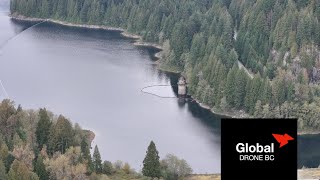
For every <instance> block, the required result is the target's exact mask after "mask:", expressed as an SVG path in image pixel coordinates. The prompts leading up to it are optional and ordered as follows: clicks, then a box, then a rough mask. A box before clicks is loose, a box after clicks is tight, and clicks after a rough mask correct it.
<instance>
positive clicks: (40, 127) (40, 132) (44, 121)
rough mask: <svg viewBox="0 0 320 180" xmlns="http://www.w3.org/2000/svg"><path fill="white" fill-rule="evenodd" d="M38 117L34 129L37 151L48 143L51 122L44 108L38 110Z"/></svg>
mask: <svg viewBox="0 0 320 180" xmlns="http://www.w3.org/2000/svg"><path fill="white" fill-rule="evenodd" d="M39 117H40V118H39V121H38V123H37V129H36V138H37V143H38V146H39V149H40V150H41V149H42V147H43V145H45V144H47V143H48V138H49V133H50V128H51V121H50V118H49V116H48V112H47V110H46V109H45V108H44V109H40V110H39Z"/></svg>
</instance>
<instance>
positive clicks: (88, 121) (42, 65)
mask: <svg viewBox="0 0 320 180" xmlns="http://www.w3.org/2000/svg"><path fill="white" fill-rule="evenodd" d="M31 25H32V24H30V23H23V22H19V21H11V20H10V19H9V18H8V17H7V16H6V15H4V14H2V15H1V16H0V26H1V28H0V34H1V35H0V43H1V44H2V47H1V50H0V51H1V56H0V80H1V81H2V83H3V85H4V88H5V90H6V92H7V94H8V96H9V97H10V98H11V99H13V100H14V101H15V102H16V104H22V105H23V107H24V108H39V107H46V108H47V109H49V110H50V111H52V112H54V113H56V114H60V113H61V114H63V115H65V116H66V117H68V118H70V119H71V120H72V121H73V122H74V123H75V122H77V123H79V124H80V125H81V126H82V127H84V128H87V129H90V130H93V131H94V132H95V133H96V138H95V140H94V143H96V144H98V145H99V149H100V152H101V155H102V158H103V159H104V160H109V161H113V162H114V161H116V160H123V161H127V162H129V164H130V165H132V167H133V168H135V169H136V170H140V169H141V168H142V161H143V158H144V156H145V152H146V149H147V146H148V144H149V143H150V141H151V140H153V141H154V142H155V143H156V146H157V149H158V151H159V153H160V157H162V158H163V157H164V156H165V155H166V154H167V153H173V154H175V155H177V156H178V157H180V158H184V159H186V160H187V162H188V163H189V164H190V165H191V166H192V168H193V169H194V171H195V172H196V173H217V172H220V117H219V116H215V115H213V114H211V113H210V112H209V111H208V110H205V109H203V108H201V107H199V106H198V105H197V104H196V103H195V102H191V101H189V100H187V101H184V100H181V99H180V100H179V99H178V98H169V99H168V98H159V97H156V96H152V95H150V94H145V93H143V92H141V89H142V88H143V87H146V86H149V85H157V84H161V85H170V84H172V85H173V86H172V87H171V86H167V87H166V88H159V89H156V90H155V89H152V91H154V90H155V91H156V92H157V93H161V94H162V95H165V96H170V97H175V96H176V95H177V93H176V92H177V89H176V86H175V85H176V83H177V78H178V77H177V75H175V74H170V73H164V72H161V71H159V70H158V69H157V67H156V65H155V62H154V58H153V57H152V56H153V53H154V52H155V50H154V49H148V48H140V47H136V46H134V45H133V44H132V40H130V39H125V38H123V37H121V35H120V34H119V32H113V31H103V30H88V29H79V28H71V27H64V26H59V25H55V24H51V23H43V24H40V25H37V26H34V27H32V28H29V29H26V27H30V26H31ZM3 91H4V90H0V92H2V93H1V96H2V98H4V97H5V96H6V93H4V92H3Z"/></svg>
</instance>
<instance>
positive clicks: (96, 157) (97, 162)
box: [92, 145, 102, 173]
mask: <svg viewBox="0 0 320 180" xmlns="http://www.w3.org/2000/svg"><path fill="white" fill-rule="evenodd" d="M92 163H93V167H94V170H95V172H96V173H102V160H101V156H100V152H99V149H98V146H97V145H96V146H95V147H94V151H93V155H92Z"/></svg>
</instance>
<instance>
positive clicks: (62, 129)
mask: <svg viewBox="0 0 320 180" xmlns="http://www.w3.org/2000/svg"><path fill="white" fill-rule="evenodd" d="M52 126H53V127H52V128H51V129H50V134H49V140H48V151H49V153H51V154H53V153H54V152H56V151H60V152H61V153H65V151H66V149H68V148H69V147H70V146H71V145H73V137H74V133H73V129H72V125H71V123H70V121H69V120H67V119H66V118H65V117H63V116H62V115H60V116H59V117H58V120H57V122H56V123H55V124H53V125H52Z"/></svg>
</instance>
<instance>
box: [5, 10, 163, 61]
mask: <svg viewBox="0 0 320 180" xmlns="http://www.w3.org/2000/svg"><path fill="white" fill-rule="evenodd" d="M9 16H10V17H11V18H12V19H15V20H20V21H29V22H41V21H47V22H51V23H54V24H59V25H63V26H69V27H79V28H87V29H102V30H107V31H119V32H120V34H121V35H122V36H123V37H126V38H131V39H134V40H135V42H134V43H133V44H134V45H135V46H143V47H152V48H156V49H159V50H160V52H161V51H162V46H160V45H159V44H156V43H149V42H144V41H143V39H142V37H141V36H140V35H137V34H133V33H129V32H128V31H127V30H125V29H123V28H117V27H110V26H102V25H87V24H75V23H70V22H66V21H60V20H55V19H43V18H33V17H26V16H22V15H18V14H10V15H9ZM160 52H158V53H156V54H155V57H157V58H160Z"/></svg>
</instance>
